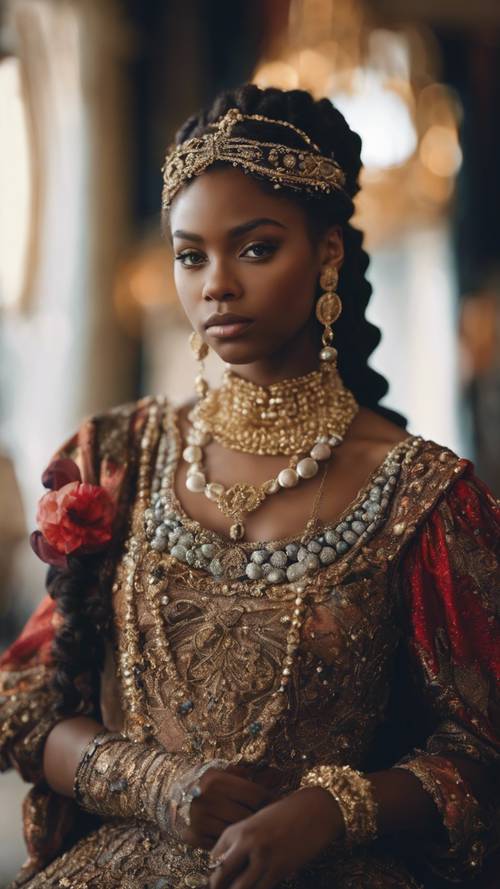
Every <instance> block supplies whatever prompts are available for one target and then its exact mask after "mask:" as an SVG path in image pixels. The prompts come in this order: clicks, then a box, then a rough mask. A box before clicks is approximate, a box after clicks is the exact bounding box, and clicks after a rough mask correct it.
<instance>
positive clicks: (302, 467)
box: [297, 457, 318, 478]
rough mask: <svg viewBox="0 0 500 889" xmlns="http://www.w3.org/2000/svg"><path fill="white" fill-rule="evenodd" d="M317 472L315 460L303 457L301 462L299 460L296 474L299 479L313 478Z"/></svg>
mask: <svg viewBox="0 0 500 889" xmlns="http://www.w3.org/2000/svg"><path fill="white" fill-rule="evenodd" d="M317 471H318V464H317V462H316V460H313V459H312V458H311V457H304V459H303V460H300V461H299V463H298V464H297V472H298V474H299V475H300V477H301V478H313V477H314V476H315V475H316V473H317Z"/></svg>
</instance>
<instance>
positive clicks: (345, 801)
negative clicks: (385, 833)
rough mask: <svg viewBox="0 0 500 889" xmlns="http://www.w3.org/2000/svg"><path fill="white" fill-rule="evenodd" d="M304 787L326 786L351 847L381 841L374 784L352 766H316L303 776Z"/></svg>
mask: <svg viewBox="0 0 500 889" xmlns="http://www.w3.org/2000/svg"><path fill="white" fill-rule="evenodd" d="M300 786H301V787H323V788H324V789H325V790H328V791H329V792H330V793H331V795H332V796H333V798H334V799H335V800H336V802H337V803H338V806H339V808H340V811H341V813H342V818H343V820H344V825H345V840H344V842H345V844H346V846H347V847H348V848H353V847H354V846H360V845H363V844H366V843H369V842H372V841H373V840H375V839H376V838H377V803H376V801H375V798H374V796H373V789H372V785H371V783H370V781H369V780H368V779H367V778H365V777H364V776H363V775H362V774H361V772H357V771H356V770H355V769H351V767H350V766H325V765H321V766H316V767H315V768H313V769H311V770H310V771H308V772H306V774H305V775H304V776H303V777H302V779H301V782H300Z"/></svg>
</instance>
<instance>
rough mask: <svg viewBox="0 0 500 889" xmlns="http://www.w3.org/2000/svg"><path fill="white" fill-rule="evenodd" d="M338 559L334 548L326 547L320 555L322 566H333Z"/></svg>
mask: <svg viewBox="0 0 500 889" xmlns="http://www.w3.org/2000/svg"><path fill="white" fill-rule="evenodd" d="M336 558H337V553H336V552H335V550H334V549H333V547H332V546H324V547H323V549H322V550H321V552H320V554H319V560H320V562H321V564H322V565H331V563H332V562H334V561H335V559H336Z"/></svg>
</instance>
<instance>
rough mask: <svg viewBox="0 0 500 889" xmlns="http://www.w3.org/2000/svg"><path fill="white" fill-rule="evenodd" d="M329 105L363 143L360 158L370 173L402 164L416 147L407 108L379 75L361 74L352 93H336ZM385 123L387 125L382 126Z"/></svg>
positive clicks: (367, 72) (356, 78)
mask: <svg viewBox="0 0 500 889" xmlns="http://www.w3.org/2000/svg"><path fill="white" fill-rule="evenodd" d="M332 101H333V102H334V103H335V105H336V106H337V107H338V109H339V110H340V111H341V112H342V114H343V115H344V116H345V117H346V118H347V120H348V121H349V126H350V127H351V128H352V129H353V130H356V132H357V133H359V135H360V136H361V139H362V141H363V149H362V152H361V157H362V160H363V163H364V165H365V167H367V168H368V169H369V170H370V169H372V170H375V171H376V170H385V169H388V168H389V167H394V166H399V165H401V164H404V163H405V162H406V161H407V160H408V159H409V158H410V157H411V155H412V154H413V152H414V151H415V149H416V147H417V134H416V131H415V126H414V124H413V121H412V118H411V115H410V111H409V108H408V104H407V103H406V102H405V101H404V99H403V98H402V97H401V95H399V94H398V93H397V92H396V91H395V90H392V89H390V88H387V85H386V83H385V78H384V77H383V75H381V74H380V73H379V72H378V71H373V70H370V69H365V70H360V71H358V72H357V73H356V76H355V78H354V88H353V91H352V92H351V93H349V94H348V93H336V94H335V95H334V96H332ZM384 121H385V122H388V121H390V124H389V125H387V124H385V125H384Z"/></svg>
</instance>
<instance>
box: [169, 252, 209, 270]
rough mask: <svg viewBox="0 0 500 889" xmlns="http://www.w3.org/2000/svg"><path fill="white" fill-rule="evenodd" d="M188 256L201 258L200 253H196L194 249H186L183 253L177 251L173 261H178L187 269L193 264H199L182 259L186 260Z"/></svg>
mask: <svg viewBox="0 0 500 889" xmlns="http://www.w3.org/2000/svg"><path fill="white" fill-rule="evenodd" d="M188 257H194V259H195V260H196V259H203V257H202V256H201V254H199V253H196V251H194V250H186V251H185V252H184V253H178V254H177V256H176V257H175V261H176V262H180V263H181V265H182V266H184V268H185V269H189V268H193V267H194V266H197V265H201V263H199V262H193V261H191V260H190V261H189V262H184V260H187V259H188Z"/></svg>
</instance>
